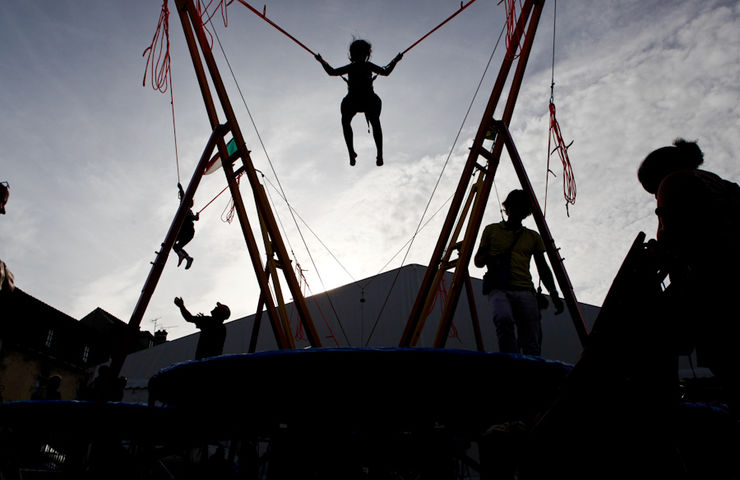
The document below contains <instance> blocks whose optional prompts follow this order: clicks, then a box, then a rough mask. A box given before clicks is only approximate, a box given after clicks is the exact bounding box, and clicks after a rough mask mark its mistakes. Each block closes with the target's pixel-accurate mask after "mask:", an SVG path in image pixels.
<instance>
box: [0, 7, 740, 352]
mask: <svg viewBox="0 0 740 480" xmlns="http://www.w3.org/2000/svg"><path fill="white" fill-rule="evenodd" d="M459 6H460V3H459V2H458V1H451V0H425V1H424V2H421V1H407V2H397V1H395V0H377V1H373V2H367V1H359V0H328V1H321V2H318V1H302V0H301V1H299V0H267V1H266V3H265V0H263V2H262V3H260V4H255V7H256V8H259V9H261V8H263V7H264V8H266V13H267V16H268V17H269V18H270V19H271V20H272V21H274V22H275V23H277V24H278V25H280V26H281V27H282V28H284V29H285V30H286V31H288V32H290V33H291V34H292V35H293V36H294V37H295V38H297V39H299V40H300V41H301V42H302V43H304V44H305V45H306V46H307V47H308V48H309V49H311V50H312V51H314V52H317V53H321V54H322V56H323V58H324V59H326V60H327V61H328V62H329V63H330V64H332V65H333V66H335V67H336V66H341V65H343V64H345V63H346V62H347V48H348V45H349V43H350V42H351V41H352V39H353V38H354V37H358V38H365V39H367V40H368V41H370V42H371V43H372V45H373V57H372V60H373V61H374V62H375V63H378V64H379V65H385V64H386V63H387V62H389V61H390V60H391V59H392V58H393V57H394V56H395V55H396V54H397V53H398V52H400V51H403V50H404V49H406V47H408V46H410V45H411V44H413V43H414V42H415V41H416V40H418V39H419V38H421V37H422V36H423V35H424V34H425V33H427V32H428V31H429V30H430V29H432V28H433V27H434V26H436V25H437V24H438V23H439V22H441V21H442V20H444V19H445V18H447V17H448V16H449V15H451V14H452V13H453V12H454V11H455V10H456V9H458V8H459ZM161 7H162V3H161V2H159V1H157V0H151V1H144V0H131V1H127V2H120V1H114V0H55V1H54V2H49V1H43V0H23V1H20V0H9V1H4V2H0V45H2V48H0V82H2V83H1V84H2V88H1V89H0V111H1V112H2V115H0V145H2V147H3V148H2V151H1V152H0V181H7V182H9V184H10V191H11V197H10V201H9V203H8V205H7V214H6V215H5V216H2V217H0V258H1V259H2V260H3V261H5V262H6V264H7V265H8V267H9V268H10V270H11V271H12V272H13V273H14V275H15V278H16V284H17V286H18V287H19V288H21V289H23V290H24V291H26V292H27V293H29V294H31V295H33V296H34V297H36V298H38V299H40V300H42V301H44V302H46V303H48V304H49V305H52V306H53V307H55V308H57V309H59V310H61V311H62V312H64V313H67V314H68V315H71V316H72V317H74V318H78V319H79V318H81V317H83V316H84V315H86V314H87V313H89V312H91V311H92V310H94V309H95V308H97V307H100V308H102V309H104V310H106V311H108V312H110V313H111V314H113V315H115V316H117V317H118V318H120V319H122V320H124V321H128V319H129V318H130V316H131V313H132V311H133V308H134V305H135V303H136V301H137V299H138V296H139V293H140V291H141V288H142V286H143V285H144V281H145V279H146V277H147V274H148V272H149V269H150V267H151V265H150V262H152V261H153V260H154V257H155V251H156V250H158V248H159V245H160V244H161V242H162V241H163V240H164V237H165V234H166V232H167V230H168V228H169V225H170V222H171V221H172V218H173V217H174V214H175V211H176V209H177V207H178V197H177V182H178V180H180V181H181V182H182V183H183V184H187V182H188V181H189V179H190V177H191V175H192V172H193V169H194V167H195V165H196V163H197V161H198V159H199V157H200V155H201V153H202V150H203V148H204V146H205V143H206V141H207V139H208V137H209V135H210V127H209V125H208V121H207V117H206V113H205V108H204V106H203V101H202V97H201V95H200V92H199V89H198V85H197V81H196V78H195V75H194V71H193V67H192V63H191V59H190V56H189V53H188V51H187V47H186V45H185V41H184V36H183V32H182V28H181V25H180V22H179V19H178V18H177V15H175V14H174V13H173V14H172V15H171V16H170V19H169V27H170V28H169V40H170V54H171V66H172V70H171V78H172V94H173V98H174V112H175V114H174V117H175V130H176V139H177V141H176V145H177V156H176V155H175V135H174V134H173V115H172V110H171V105H170V95H169V92H168V93H166V94H162V93H159V92H157V91H155V90H154V89H153V88H152V87H151V84H150V83H147V84H146V85H142V80H143V77H144V72H145V68H146V57H145V56H142V53H143V52H144V51H145V49H146V48H147V47H148V46H149V44H150V43H151V42H152V38H153V35H154V32H155V30H156V26H157V20H158V18H159V14H160V10H161ZM169 7H170V9H172V10H174V9H175V6H174V0H169ZM227 11H228V16H227V19H228V26H226V27H225V26H224V22H223V20H222V17H221V15H220V14H217V15H215V17H214V25H215V27H214V28H215V31H216V33H217V39H215V40H214V47H213V51H214V55H215V56H216V59H217V62H218V63H219V68H220V69H221V73H222V76H223V77H224V79H225V82H226V84H227V88H228V89H229V95H230V98H231V102H232V104H233V106H234V109H235V110H236V114H237V117H238V119H239V123H240V126H241V129H242V131H243V133H244V135H245V141H246V143H247V147H248V148H249V149H250V150H251V151H252V155H251V156H252V160H253V162H254V164H255V168H257V169H258V170H259V171H260V172H262V173H263V174H264V177H263V181H264V184H265V185H266V190H267V192H268V194H269V195H270V197H271V199H272V202H273V210H274V212H275V214H276V216H277V218H278V221H279V222H280V224H281V228H282V231H283V238H284V240H285V242H286V246H287V247H288V249H289V250H290V251H291V256H292V257H293V259H294V262H297V263H299V264H300V265H301V267H302V268H303V269H304V270H305V276H306V280H307V285H308V287H307V288H308V289H307V290H306V295H310V294H312V293H318V292H321V291H324V290H326V289H331V288H334V287H336V286H339V285H343V284H346V283H350V282H353V281H357V280H361V279H364V278H366V277H370V276H373V275H375V274H378V273H380V272H383V271H388V270H391V269H394V268H398V267H399V266H401V265H402V262H403V264H410V263H418V264H423V265H426V264H427V263H428V262H429V260H430V258H431V255H432V252H433V247H434V244H435V242H436V239H437V236H438V235H439V231H440V228H441V223H442V221H443V219H444V216H445V215H446V213H447V207H448V204H447V203H446V202H447V200H448V198H449V197H450V195H451V194H452V193H453V192H454V189H455V188H456V186H457V183H458V181H459V179H460V173H461V171H462V166H463V164H464V162H465V160H466V158H467V152H468V148H469V147H470V145H471V144H472V139H473V137H474V135H475V132H476V130H477V128H478V125H479V123H480V122H481V119H482V114H483V109H484V107H485V103H486V101H487V99H488V97H489V95H490V93H491V89H492V86H493V82H494V79H495V76H496V74H497V72H498V69H499V65H500V63H501V55H502V54H503V52H504V48H503V45H500V46H499V47H498V49H496V50H495V51H494V45H495V44H496V40H497V38H498V36H499V33H500V32H501V29H502V28H503V26H504V22H505V17H504V6H503V4H501V5H499V4H498V2H497V1H495V0H477V1H476V2H475V3H474V4H472V5H471V6H470V7H468V8H467V9H466V10H465V11H463V12H462V13H460V14H459V15H458V16H457V17H455V18H454V19H453V20H452V21H450V22H449V23H448V24H447V25H445V26H444V27H442V28H441V29H440V30H438V31H437V32H435V33H434V34H433V35H431V36H430V37H428V38H427V39H425V40H424V41H423V42H421V43H420V44H419V45H417V46H416V47H414V48H413V49H412V50H410V51H409V52H408V53H407V54H406V55H405V56H404V58H403V60H402V61H401V62H400V63H399V64H398V65H397V67H396V69H395V70H394V71H393V73H392V74H391V75H390V76H389V77H381V78H379V79H378V80H377V81H376V82H375V91H376V93H377V94H378V95H379V96H380V97H381V99H382V100H383V111H382V114H381V122H382V125H383V133H384V137H385V142H384V143H385V148H384V151H385V155H384V156H385V165H384V166H383V167H380V168H379V167H376V166H375V162H374V160H375V152H374V144H373V141H372V136H371V135H369V134H368V133H367V126H366V124H365V121H364V118H362V117H361V116H358V117H356V118H355V120H354V122H353V127H354V132H355V149H356V151H357V153H358V159H357V162H358V163H357V166H355V167H350V166H349V164H348V161H347V153H346V148H345V145H344V141H343V138H342V131H341V126H340V115H339V104H340V101H341V99H342V97H343V96H344V95H345V93H346V86H345V84H344V82H343V81H341V80H340V79H338V78H333V77H329V76H327V75H326V74H325V72H324V71H323V69H322V68H321V66H320V65H319V64H318V63H317V62H316V61H315V60H314V59H313V58H312V56H311V55H310V54H309V53H308V52H307V51H305V50H304V49H302V48H301V47H299V46H298V45H297V44H295V43H293V42H292V41H291V40H290V39H289V38H287V37H286V36H284V35H283V34H281V33H280V32H279V31H277V30H276V29H275V28H273V27H272V26H270V25H269V24H268V23H266V22H264V21H263V20H262V19H260V18H259V17H258V16H256V15H255V14H253V13H252V12H250V11H249V10H248V9H247V8H245V7H244V6H242V5H240V4H239V3H238V2H234V3H233V4H232V5H231V6H230V7H228V9H227ZM222 49H223V52H225V56H224V54H223V53H222ZM492 52H494V55H493V60H492V61H491V64H490V66H489V67H488V69H487V71H486V64H487V62H488V60H489V58H490V57H491V54H492ZM553 58H554V62H553ZM553 65H554V68H553ZM231 71H233V77H232V74H231ZM484 72H485V75H484ZM553 78H554V81H555V86H554V101H555V104H556V106H557V118H558V121H559V124H560V127H561V130H562V133H563V137H564V139H565V141H566V142H567V143H570V142H572V145H571V146H570V147H569V150H568V152H569V158H570V161H571V164H572V169H573V173H574V176H575V181H576V187H577V196H576V203H575V204H574V205H571V206H570V207H569V209H568V211H567V212H566V208H565V201H564V198H563V186H562V167H561V166H560V164H559V161H558V160H557V159H556V158H555V157H553V159H552V160H551V161H552V163H551V169H552V170H553V173H554V175H550V176H549V177H550V179H549V182H548V186H547V192H548V193H547V195H545V189H546V179H547V177H548V175H547V173H546V169H547V141H548V102H549V100H550V94H551V90H550V87H551V80H552V79H553ZM147 82H149V78H147ZM479 83H480V85H481V87H480V91H479V93H478V95H477V96H475V97H474V93H475V91H476V87H477V86H478V85H479ZM242 98H243V99H244V100H243V101H242ZM468 110H469V113H468V115H467V117H466V112H468ZM739 110H740V4H738V3H737V2H735V1H718V0H708V1H703V2H697V1H679V0H676V1H651V2H646V1H644V0H622V1H619V2H591V1H587V0H569V1H561V2H557V4H556V2H555V1H553V0H548V1H547V2H546V5H545V9H544V12H543V16H542V19H541V22H540V25H539V29H538V33H537V36H536V39H535V44H534V47H533V51H532V55H531V58H530V61H529V64H528V67H527V71H526V74H525V77H524V84H523V87H522V90H521V93H520V96H519V100H518V103H517V106H516V110H515V111H514V115H513V118H512V121H511V124H510V131H511V134H512V137H513V139H514V141H515V142H516V145H517V148H518V150H519V152H520V154H521V156H522V158H523V161H524V164H525V168H526V169H527V172H528V176H529V178H530V181H531V182H532V185H533V188H534V190H535V193H536V194H537V197H538V199H539V202H540V205H541V206H546V212H547V221H548V225H549V228H550V231H551V232H552V234H553V237H554V239H555V243H556V245H557V246H558V247H559V248H560V252H561V255H562V257H563V258H564V264H565V267H566V270H567V272H568V275H569V277H570V280H571V283H572V285H573V288H574V291H575V294H576V297H577V299H578V300H579V301H581V302H585V303H589V304H593V305H600V304H601V302H602V301H603V299H604V297H605V295H606V293H607V291H608V288H609V286H610V284H611V282H612V280H613V278H614V275H615V274H616V272H617V270H618V268H619V266H620V264H621V262H622V260H623V259H624V256H625V254H626V252H627V250H628V249H629V247H630V245H631V244H632V241H633V240H634V238H635V236H636V235H637V234H638V232H640V231H644V232H646V233H647V234H648V237H649V238H650V237H652V236H654V232H655V228H656V218H655V216H654V208H655V207H654V198H652V197H651V196H650V195H649V194H647V193H646V192H645V191H643V190H642V188H641V186H640V185H639V183H638V182H637V179H636V173H635V172H636V169H637V166H638V165H639V163H640V161H641V160H642V159H643V158H644V157H645V156H646V155H647V154H648V153H649V152H650V151H652V150H654V149H656V148H659V147H662V146H665V145H669V144H670V143H671V142H672V141H673V140H674V139H675V138H676V137H685V138H687V139H689V140H697V141H698V143H699V146H700V147H701V148H702V150H703V151H704V154H705V164H704V167H705V168H706V169H707V170H710V171H713V172H715V173H717V174H719V175H721V176H723V177H725V178H728V179H730V180H732V181H735V182H737V181H740V163H739V162H738V161H737V158H736V155H737V152H740V136H738V135H737V132H738V131H740V111H739ZM458 131H459V132H460V135H459V138H458V140H457V142H455V138H456V136H457V134H458ZM263 146H264V148H263ZM448 158H449V160H448ZM178 164H179V169H178ZM510 165H511V164H510V161H509V160H508V157H506V155H504V156H503V158H502V162H501V167H500V168H499V171H498V173H497V175H496V192H497V193H494V194H493V195H492V196H491V199H490V201H489V204H488V207H487V209H486V213H485V217H484V224H487V223H491V222H496V221H500V220H501V213H500V206H499V203H498V200H497V195H498V197H500V198H501V199H503V198H504V197H505V195H506V194H507V193H508V192H509V191H510V190H512V189H514V188H519V185H518V182H517V180H516V177H515V175H514V174H513V170H512V169H511V166H510ZM178 170H179V173H178ZM438 180H439V183H438V186H437V187H436V189H435V185H437V182H438ZM242 184H243V185H242V187H241V192H242V195H243V196H244V198H245V199H248V198H249V196H250V195H251V190H250V189H249V187H248V183H247V182H246V181H245V182H242ZM225 185H226V183H225V179H224V177H223V175H221V174H220V173H219V174H213V175H209V176H207V177H204V179H203V180H202V182H201V186H200V188H199V189H198V191H197V193H196V196H195V208H196V210H199V209H201V208H202V207H203V206H205V205H206V204H207V203H208V202H209V201H211V200H212V199H213V198H214V197H215V196H216V195H217V194H218V192H220V191H221V189H223V188H224V186H225ZM279 192H284V198H281V197H282V196H283V194H282V193H279ZM285 200H287V203H286V201H285ZM227 204H228V198H226V195H222V196H221V197H219V198H217V199H216V200H215V201H214V202H213V203H212V204H211V205H210V206H208V207H207V208H206V209H205V210H203V211H202V213H201V215H200V220H199V221H198V222H197V223H196V224H195V227H196V235H195V238H194V239H193V241H192V242H191V243H190V244H189V245H188V246H187V248H186V250H187V251H188V252H189V253H190V254H191V255H192V256H193V257H194V259H195V260H194V262H193V266H192V268H191V269H190V270H187V271H186V270H184V269H183V268H182V267H180V268H177V267H176V256H175V255H174V254H172V255H171V256H170V258H169V261H168V263H167V265H166V268H165V271H164V274H163V275H162V278H161V279H160V282H159V284H158V286H157V290H156V292H155V294H154V296H153V298H152V300H151V303H150V305H149V308H148V309H147V312H146V314H145V316H144V321H143V322H142V325H141V327H142V328H143V329H146V330H154V329H161V328H165V329H166V330H167V331H168V332H169V333H170V336H169V338H170V339H172V338H177V337H180V336H183V335H187V334H190V333H193V332H194V331H195V329H194V327H193V326H192V325H190V324H186V323H185V322H184V320H182V318H180V316H179V313H178V311H177V308H176V307H175V306H174V304H173V302H172V300H173V298H174V297H175V296H182V297H183V298H184V300H185V303H186V305H187V306H188V307H189V308H190V310H191V311H192V312H194V313H195V312H208V311H210V310H211V308H213V306H214V305H215V302H216V301H220V302H222V303H226V304H228V305H229V306H230V307H231V310H232V319H236V318H239V317H242V316H246V315H250V314H252V313H254V312H255V309H256V305H257V299H258V296H259V290H258V287H257V282H256V280H255V279H254V269H253V266H252V264H251V262H250V260H249V255H248V253H247V249H246V246H245V244H244V240H243V237H242V235H241V232H240V229H239V225H238V222H237V221H236V220H235V221H234V222H233V223H227V222H224V221H223V220H222V217H223V213H224V211H225V209H227V207H228V205H227ZM427 204H429V207H428V210H427V214H426V217H424V218H422V214H423V213H424V211H425V207H426V206H427ZM288 205H290V206H291V207H292V208H293V210H294V212H295V221H294V216H292V215H291V214H290V210H289V207H288ZM435 212H439V213H436V215H434V216H433V217H432V214H434V213H435ZM430 217H431V220H430ZM250 218H251V221H252V223H253V224H254V223H256V217H255V216H254V215H253V212H252V216H251V217H250ZM427 222H428V223H427ZM420 223H424V224H425V227H424V228H423V229H422V230H420V231H419V233H418V234H417V235H416V236H414V234H415V232H416V229H417V226H418V225H419V224H420ZM525 225H527V226H529V227H530V228H535V226H534V222H533V220H532V219H531V218H530V219H528V220H526V221H525ZM258 238H259V237H258ZM412 238H413V242H412V243H411V248H408V242H409V241H410V240H411V239H412ZM476 243H477V241H476ZM533 270H534V269H533ZM470 273H471V275H472V276H474V277H481V276H482V275H483V273H484V271H483V269H478V268H475V267H474V266H473V265H471V266H470ZM534 273H535V279H536V271H535V272H534Z"/></svg>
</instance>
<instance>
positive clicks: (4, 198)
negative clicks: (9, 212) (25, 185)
mask: <svg viewBox="0 0 740 480" xmlns="http://www.w3.org/2000/svg"><path fill="white" fill-rule="evenodd" d="M9 198H10V185H8V182H0V215H5V204H6V203H8V199H9Z"/></svg>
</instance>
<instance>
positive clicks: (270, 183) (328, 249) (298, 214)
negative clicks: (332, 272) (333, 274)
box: [263, 175, 357, 282]
mask: <svg viewBox="0 0 740 480" xmlns="http://www.w3.org/2000/svg"><path fill="white" fill-rule="evenodd" d="M263 179H264V180H265V181H266V182H267V183H268V185H269V186H270V187H272V189H273V190H275V193H277V194H278V195H279V196H280V198H282V200H283V201H284V202H285V204H286V205H287V206H288V208H290V209H291V210H292V211H293V213H294V214H295V215H296V216H297V217H298V219H299V220H300V221H301V222H302V223H303V225H304V226H305V227H306V228H308V231H309V232H311V234H312V235H313V236H314V237H315V238H316V240H318V241H319V243H320V244H321V246H322V247H324V249H326V251H327V252H328V253H329V255H330V256H331V257H332V258H333V259H334V261H335V262H337V264H338V265H339V266H340V267H341V268H342V270H344V273H346V274H347V275H348V276H349V278H350V279H352V281H353V282H357V280H356V279H355V277H354V276H352V274H351V273H350V272H349V270H347V269H346V268H345V266H344V265H343V264H342V262H340V261H339V259H338V258H337V257H336V255H334V252H332V251H331V249H330V248H329V247H328V246H327V245H326V244H325V243H324V242H323V240H321V238H320V237H319V236H318V234H317V233H316V232H315V231H314V230H313V229H312V228H311V226H310V225H309V224H308V223H307V222H306V220H304V219H303V217H301V214H300V213H298V210H296V209H295V208H294V207H293V206H292V205H291V204H290V203H289V202H288V200H287V199H285V198H283V197H282V196H281V194H280V191H278V189H277V188H276V187H275V185H274V184H273V183H272V182H271V181H270V179H269V178H267V177H265V176H264V175H263Z"/></svg>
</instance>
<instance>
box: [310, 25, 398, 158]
mask: <svg viewBox="0 0 740 480" xmlns="http://www.w3.org/2000/svg"><path fill="white" fill-rule="evenodd" d="M371 51H372V47H371V45H370V44H369V43H368V42H366V41H365V40H360V39H358V40H355V41H353V42H352V43H351V44H350V46H349V59H350V62H351V63H349V64H347V65H345V66H343V67H339V68H333V67H332V66H331V65H329V64H328V63H326V61H325V60H324V59H323V58H321V55H319V54H317V55H316V57H315V58H316V60H318V61H319V62H321V65H322V66H323V67H324V70H326V73H328V74H329V75H332V76H338V75H344V74H345V73H346V74H347V76H348V80H346V81H347V88H348V92H347V96H346V97H344V99H343V100H342V106H341V112H342V131H343V132H344V141H345V143H347V150H348V152H349V164H350V165H354V164H355V159H356V158H357V153H355V149H354V145H353V141H352V125H351V122H352V117H354V116H355V114H356V113H358V112H365V118H366V119H367V121H368V123H369V124H370V125H371V126H372V128H373V139H374V140H375V147H376V148H377V151H378V156H377V160H376V162H375V164H376V165H377V166H381V165H383V130H382V129H381V128H380V108H381V106H382V102H381V100H380V97H378V96H377V95H376V94H375V92H374V91H373V81H374V80H375V78H376V76H377V75H383V76H387V75H390V73H391V72H392V71H393V68H394V67H395V66H396V63H398V61H399V60H401V58H402V57H403V55H402V54H400V53H399V54H398V55H396V57H395V58H394V59H393V60H391V63H389V64H388V65H386V66H385V67H379V66H377V65H375V64H374V63H372V62H370V61H369V60H370V53H371ZM373 74H376V76H373Z"/></svg>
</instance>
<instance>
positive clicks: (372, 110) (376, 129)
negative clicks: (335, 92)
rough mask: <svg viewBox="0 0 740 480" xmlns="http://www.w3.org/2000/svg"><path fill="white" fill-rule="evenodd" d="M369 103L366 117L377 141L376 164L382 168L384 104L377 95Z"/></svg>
mask: <svg viewBox="0 0 740 480" xmlns="http://www.w3.org/2000/svg"><path fill="white" fill-rule="evenodd" d="M369 103H370V105H369V106H368V109H367V111H366V112H365V117H366V118H367V120H368V122H370V126H372V128H373V139H374V140H375V149H376V150H377V157H376V161H375V164H376V165H377V166H381V165H383V129H382V128H381V127H380V109H381V108H382V106H383V103H382V102H381V100H380V97H379V96H377V95H373V96H372V98H370V102H369Z"/></svg>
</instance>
